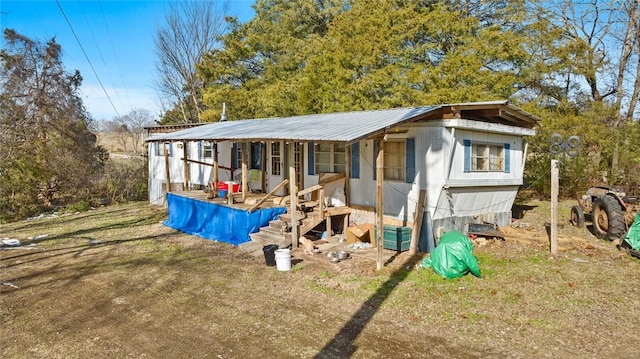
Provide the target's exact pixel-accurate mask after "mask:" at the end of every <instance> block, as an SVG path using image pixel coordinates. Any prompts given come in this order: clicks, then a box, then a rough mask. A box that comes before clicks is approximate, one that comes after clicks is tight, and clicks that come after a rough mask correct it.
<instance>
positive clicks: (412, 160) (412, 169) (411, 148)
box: [404, 138, 416, 183]
mask: <svg viewBox="0 0 640 359" xmlns="http://www.w3.org/2000/svg"><path fill="white" fill-rule="evenodd" d="M405 168H406V171H405V179H404V180H405V182H407V183H413V180H414V178H415V177H416V139H415V138H407V141H406V142H405Z"/></svg>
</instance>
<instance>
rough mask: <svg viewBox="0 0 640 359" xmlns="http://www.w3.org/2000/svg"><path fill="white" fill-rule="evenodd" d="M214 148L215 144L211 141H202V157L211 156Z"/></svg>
mask: <svg viewBox="0 0 640 359" xmlns="http://www.w3.org/2000/svg"><path fill="white" fill-rule="evenodd" d="M214 150H215V144H214V143H213V141H203V142H202V158H213V151H214Z"/></svg>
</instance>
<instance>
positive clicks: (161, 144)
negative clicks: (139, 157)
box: [156, 142, 173, 157]
mask: <svg viewBox="0 0 640 359" xmlns="http://www.w3.org/2000/svg"><path fill="white" fill-rule="evenodd" d="M165 148H166V149H167V151H168V152H169V157H171V156H172V155H173V154H172V153H171V142H157V146H156V156H162V157H164V149H165Z"/></svg>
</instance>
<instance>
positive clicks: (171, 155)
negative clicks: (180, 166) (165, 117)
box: [167, 142, 173, 157]
mask: <svg viewBox="0 0 640 359" xmlns="http://www.w3.org/2000/svg"><path fill="white" fill-rule="evenodd" d="M167 146H169V157H173V142H167Z"/></svg>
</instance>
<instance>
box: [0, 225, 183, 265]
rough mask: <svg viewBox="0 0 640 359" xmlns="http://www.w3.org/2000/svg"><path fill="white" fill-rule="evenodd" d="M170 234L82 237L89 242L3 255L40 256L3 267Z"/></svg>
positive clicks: (10, 257)
mask: <svg viewBox="0 0 640 359" xmlns="http://www.w3.org/2000/svg"><path fill="white" fill-rule="evenodd" d="M170 235H171V234H166V233H164V234H158V235H154V236H144V237H136V238H129V239H116V240H112V241H100V242H95V243H91V241H92V240H95V239H93V238H90V237H80V238H82V239H86V240H87V243H86V244H80V245H76V246H69V247H62V248H51V249H45V250H39V251H38V250H36V251H28V252H26V253H20V254H17V255H15V256H9V257H2V260H10V259H17V258H26V257H31V256H38V258H34V259H30V260H29V259H27V260H21V261H19V262H17V263H12V264H6V265H4V266H3V267H4V268H10V267H14V266H17V265H23V264H26V263H32V262H36V261H40V260H45V259H51V258H55V257H58V256H63V255H67V254H72V253H76V254H81V253H82V252H84V251H85V250H87V249H89V248H100V247H106V246H112V245H116V244H121V243H127V242H136V241H141V240H146V239H156V238H166V237H168V236H170ZM49 253H53V254H49Z"/></svg>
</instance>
